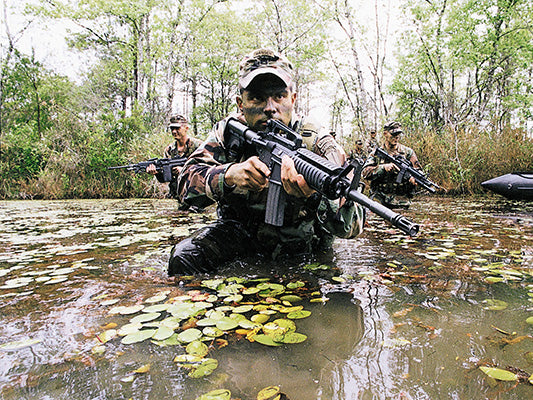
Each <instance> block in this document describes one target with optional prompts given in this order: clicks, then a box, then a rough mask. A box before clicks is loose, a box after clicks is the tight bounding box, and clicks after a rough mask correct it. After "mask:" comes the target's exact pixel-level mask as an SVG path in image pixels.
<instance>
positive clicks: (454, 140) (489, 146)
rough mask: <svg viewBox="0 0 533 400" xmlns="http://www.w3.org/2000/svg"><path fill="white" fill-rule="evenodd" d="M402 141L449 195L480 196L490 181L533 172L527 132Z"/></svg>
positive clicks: (446, 134) (445, 134)
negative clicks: (484, 184) (517, 173)
mask: <svg viewBox="0 0 533 400" xmlns="http://www.w3.org/2000/svg"><path fill="white" fill-rule="evenodd" d="M403 142H404V143H405V144H406V145H408V146H410V147H412V148H413V149H414V150H415V152H416V153H417V155H418V157H419V159H420V161H421V163H422V165H423V166H424V169H425V171H426V172H428V174H429V176H430V179H431V180H433V181H435V182H437V183H438V184H439V185H441V186H443V187H445V188H446V189H448V191H449V193H450V194H476V193H481V192H483V189H482V186H481V182H483V181H485V180H487V179H490V178H494V177H496V176H500V175H503V174H506V173H510V172H519V171H522V172H523V171H533V138H531V137H529V136H528V135H527V134H526V132H525V131H524V130H519V129H507V130H504V131H502V132H500V133H495V132H491V131H486V130H480V129H477V128H470V129H465V130H461V131H454V130H452V129H446V130H444V131H442V132H439V133H437V132H435V131H417V132H409V133H408V134H407V135H406V137H405V138H404V139H403Z"/></svg>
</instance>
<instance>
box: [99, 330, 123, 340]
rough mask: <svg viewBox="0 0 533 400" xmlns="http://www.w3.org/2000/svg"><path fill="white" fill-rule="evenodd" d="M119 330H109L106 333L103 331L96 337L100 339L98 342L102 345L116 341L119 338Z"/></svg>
mask: <svg viewBox="0 0 533 400" xmlns="http://www.w3.org/2000/svg"><path fill="white" fill-rule="evenodd" d="M117 334H118V333H117V330H116V329H108V330H106V331H103V332H102V333H100V334H99V335H97V336H96V338H97V339H98V341H99V342H100V343H107V342H109V341H110V340H112V339H114V338H116V337H117Z"/></svg>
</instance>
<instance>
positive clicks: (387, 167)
mask: <svg viewBox="0 0 533 400" xmlns="http://www.w3.org/2000/svg"><path fill="white" fill-rule="evenodd" d="M381 166H382V167H383V169H384V170H385V171H387V172H391V171H395V170H396V171H399V170H400V168H398V167H397V166H396V165H394V164H393V163H387V164H382V165H381Z"/></svg>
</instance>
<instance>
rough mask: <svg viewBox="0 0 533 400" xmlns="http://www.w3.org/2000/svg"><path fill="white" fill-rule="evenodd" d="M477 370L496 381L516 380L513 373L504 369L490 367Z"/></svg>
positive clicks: (516, 377)
mask: <svg viewBox="0 0 533 400" xmlns="http://www.w3.org/2000/svg"><path fill="white" fill-rule="evenodd" d="M479 369H480V370H481V371H483V372H484V373H485V374H487V375H488V376H490V377H491V378H494V379H496V380H498V381H516V380H517V379H518V376H517V375H516V374H515V373H513V372H510V371H506V370H504V369H500V368H491V367H479Z"/></svg>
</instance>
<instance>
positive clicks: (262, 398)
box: [257, 386, 280, 400]
mask: <svg viewBox="0 0 533 400" xmlns="http://www.w3.org/2000/svg"><path fill="white" fill-rule="evenodd" d="M279 392H280V389H279V387H278V386H269V387H266V388H264V389H261V390H260V391H259V393H257V400H271V399H273V398H274V396H276V395H278V394H279Z"/></svg>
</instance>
